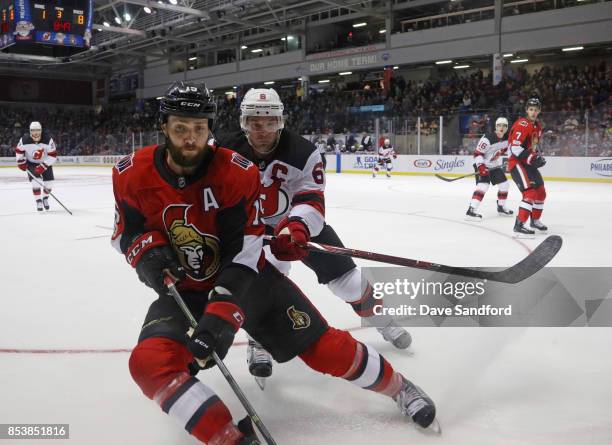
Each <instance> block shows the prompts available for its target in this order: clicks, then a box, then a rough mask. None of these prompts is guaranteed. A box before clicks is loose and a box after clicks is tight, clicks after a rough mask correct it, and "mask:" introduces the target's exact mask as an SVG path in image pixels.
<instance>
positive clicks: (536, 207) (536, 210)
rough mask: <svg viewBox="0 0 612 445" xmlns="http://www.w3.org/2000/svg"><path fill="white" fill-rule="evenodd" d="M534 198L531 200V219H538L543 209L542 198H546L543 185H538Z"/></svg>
mask: <svg viewBox="0 0 612 445" xmlns="http://www.w3.org/2000/svg"><path fill="white" fill-rule="evenodd" d="M535 192H536V198H535V200H534V201H533V210H532V211H531V218H532V219H536V220H537V219H540V218H541V217H542V212H543V211H544V200H545V199H546V189H545V188H544V186H543V185H541V186H539V187H538V188H537V189H536V190H535Z"/></svg>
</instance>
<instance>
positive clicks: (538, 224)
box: [529, 218, 548, 233]
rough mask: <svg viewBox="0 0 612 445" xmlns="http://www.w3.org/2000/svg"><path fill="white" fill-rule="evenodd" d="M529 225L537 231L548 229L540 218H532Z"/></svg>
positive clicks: (544, 231) (542, 231)
mask: <svg viewBox="0 0 612 445" xmlns="http://www.w3.org/2000/svg"><path fill="white" fill-rule="evenodd" d="M529 227H531V228H532V229H536V232H538V233H546V232H547V231H548V227H547V226H545V225H544V224H542V222H541V221H540V220H539V219H533V218H532V219H531V222H530V223H529Z"/></svg>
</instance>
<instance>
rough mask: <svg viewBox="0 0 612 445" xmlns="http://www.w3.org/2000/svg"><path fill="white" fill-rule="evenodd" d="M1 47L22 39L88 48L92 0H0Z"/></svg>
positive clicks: (21, 42)
mask: <svg viewBox="0 0 612 445" xmlns="http://www.w3.org/2000/svg"><path fill="white" fill-rule="evenodd" d="M0 13H1V16H0V19H1V21H0V49H2V48H4V47H7V46H10V45H13V44H17V45H19V44H23V43H40V44H44V45H61V46H72V47H80V48H89V46H90V44H91V36H92V33H91V26H92V20H93V0H0Z"/></svg>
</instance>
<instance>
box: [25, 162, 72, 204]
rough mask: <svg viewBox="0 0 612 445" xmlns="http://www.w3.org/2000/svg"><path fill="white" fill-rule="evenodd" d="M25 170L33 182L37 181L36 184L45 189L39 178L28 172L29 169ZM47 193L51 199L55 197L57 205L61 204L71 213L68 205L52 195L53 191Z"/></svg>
mask: <svg viewBox="0 0 612 445" xmlns="http://www.w3.org/2000/svg"><path fill="white" fill-rule="evenodd" d="M26 172H28V175H30V178H32V180H33V181H34V182H35V183H37V184H38V185H40V186H41V187H42V188H43V190H45V189H46V187H45V185H44V184H43V183H42V182H40V181H39V180H38V179H37V178H36V176H34V175H33V174H32V172H30V170H26ZM49 195H51V196H52V197H53V199H55V200H56V201H57V203H58V204H59V205H61V206H62V207H63V208H64V210H65V211H67V212H68V213H70V214H71V215H72V212H71V211H70V210H68V207H66V206H65V205H64V204H62V201H60V200H59V199H57V198H56V197H55V195H54V194H53V193H52V192H51V191H50V190H49Z"/></svg>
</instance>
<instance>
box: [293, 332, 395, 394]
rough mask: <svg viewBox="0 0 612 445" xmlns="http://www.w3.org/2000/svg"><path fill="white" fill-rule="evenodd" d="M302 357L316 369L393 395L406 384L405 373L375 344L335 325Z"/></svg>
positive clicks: (366, 387) (372, 389)
mask: <svg viewBox="0 0 612 445" xmlns="http://www.w3.org/2000/svg"><path fill="white" fill-rule="evenodd" d="M300 358H301V359H302V360H304V362H305V363H306V364H307V365H308V366H310V367H311V368H312V369H314V370H315V371H319V372H322V373H324V374H330V375H332V376H334V377H342V378H343V379H346V380H348V381H350V382H352V383H354V384H355V385H357V386H359V387H361V388H364V389H368V390H371V391H375V392H379V393H381V394H385V395H387V396H389V397H395V396H396V395H397V394H398V393H399V391H400V390H401V387H402V381H403V378H402V375H401V374H399V373H398V372H395V371H394V370H393V367H392V366H391V364H390V363H389V362H388V361H387V360H385V358H384V357H383V356H381V355H379V354H378V352H376V350H375V349H374V348H372V347H371V346H368V345H366V344H363V343H360V342H358V341H357V340H355V339H354V338H353V336H352V335H351V334H349V333H348V332H346V331H341V330H339V329H335V328H332V327H330V328H329V329H328V330H327V331H326V332H325V333H324V334H323V335H322V336H321V337H320V338H319V340H318V341H317V342H316V343H315V344H314V345H311V346H310V347H309V348H308V349H306V351H304V352H303V353H301V354H300Z"/></svg>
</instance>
